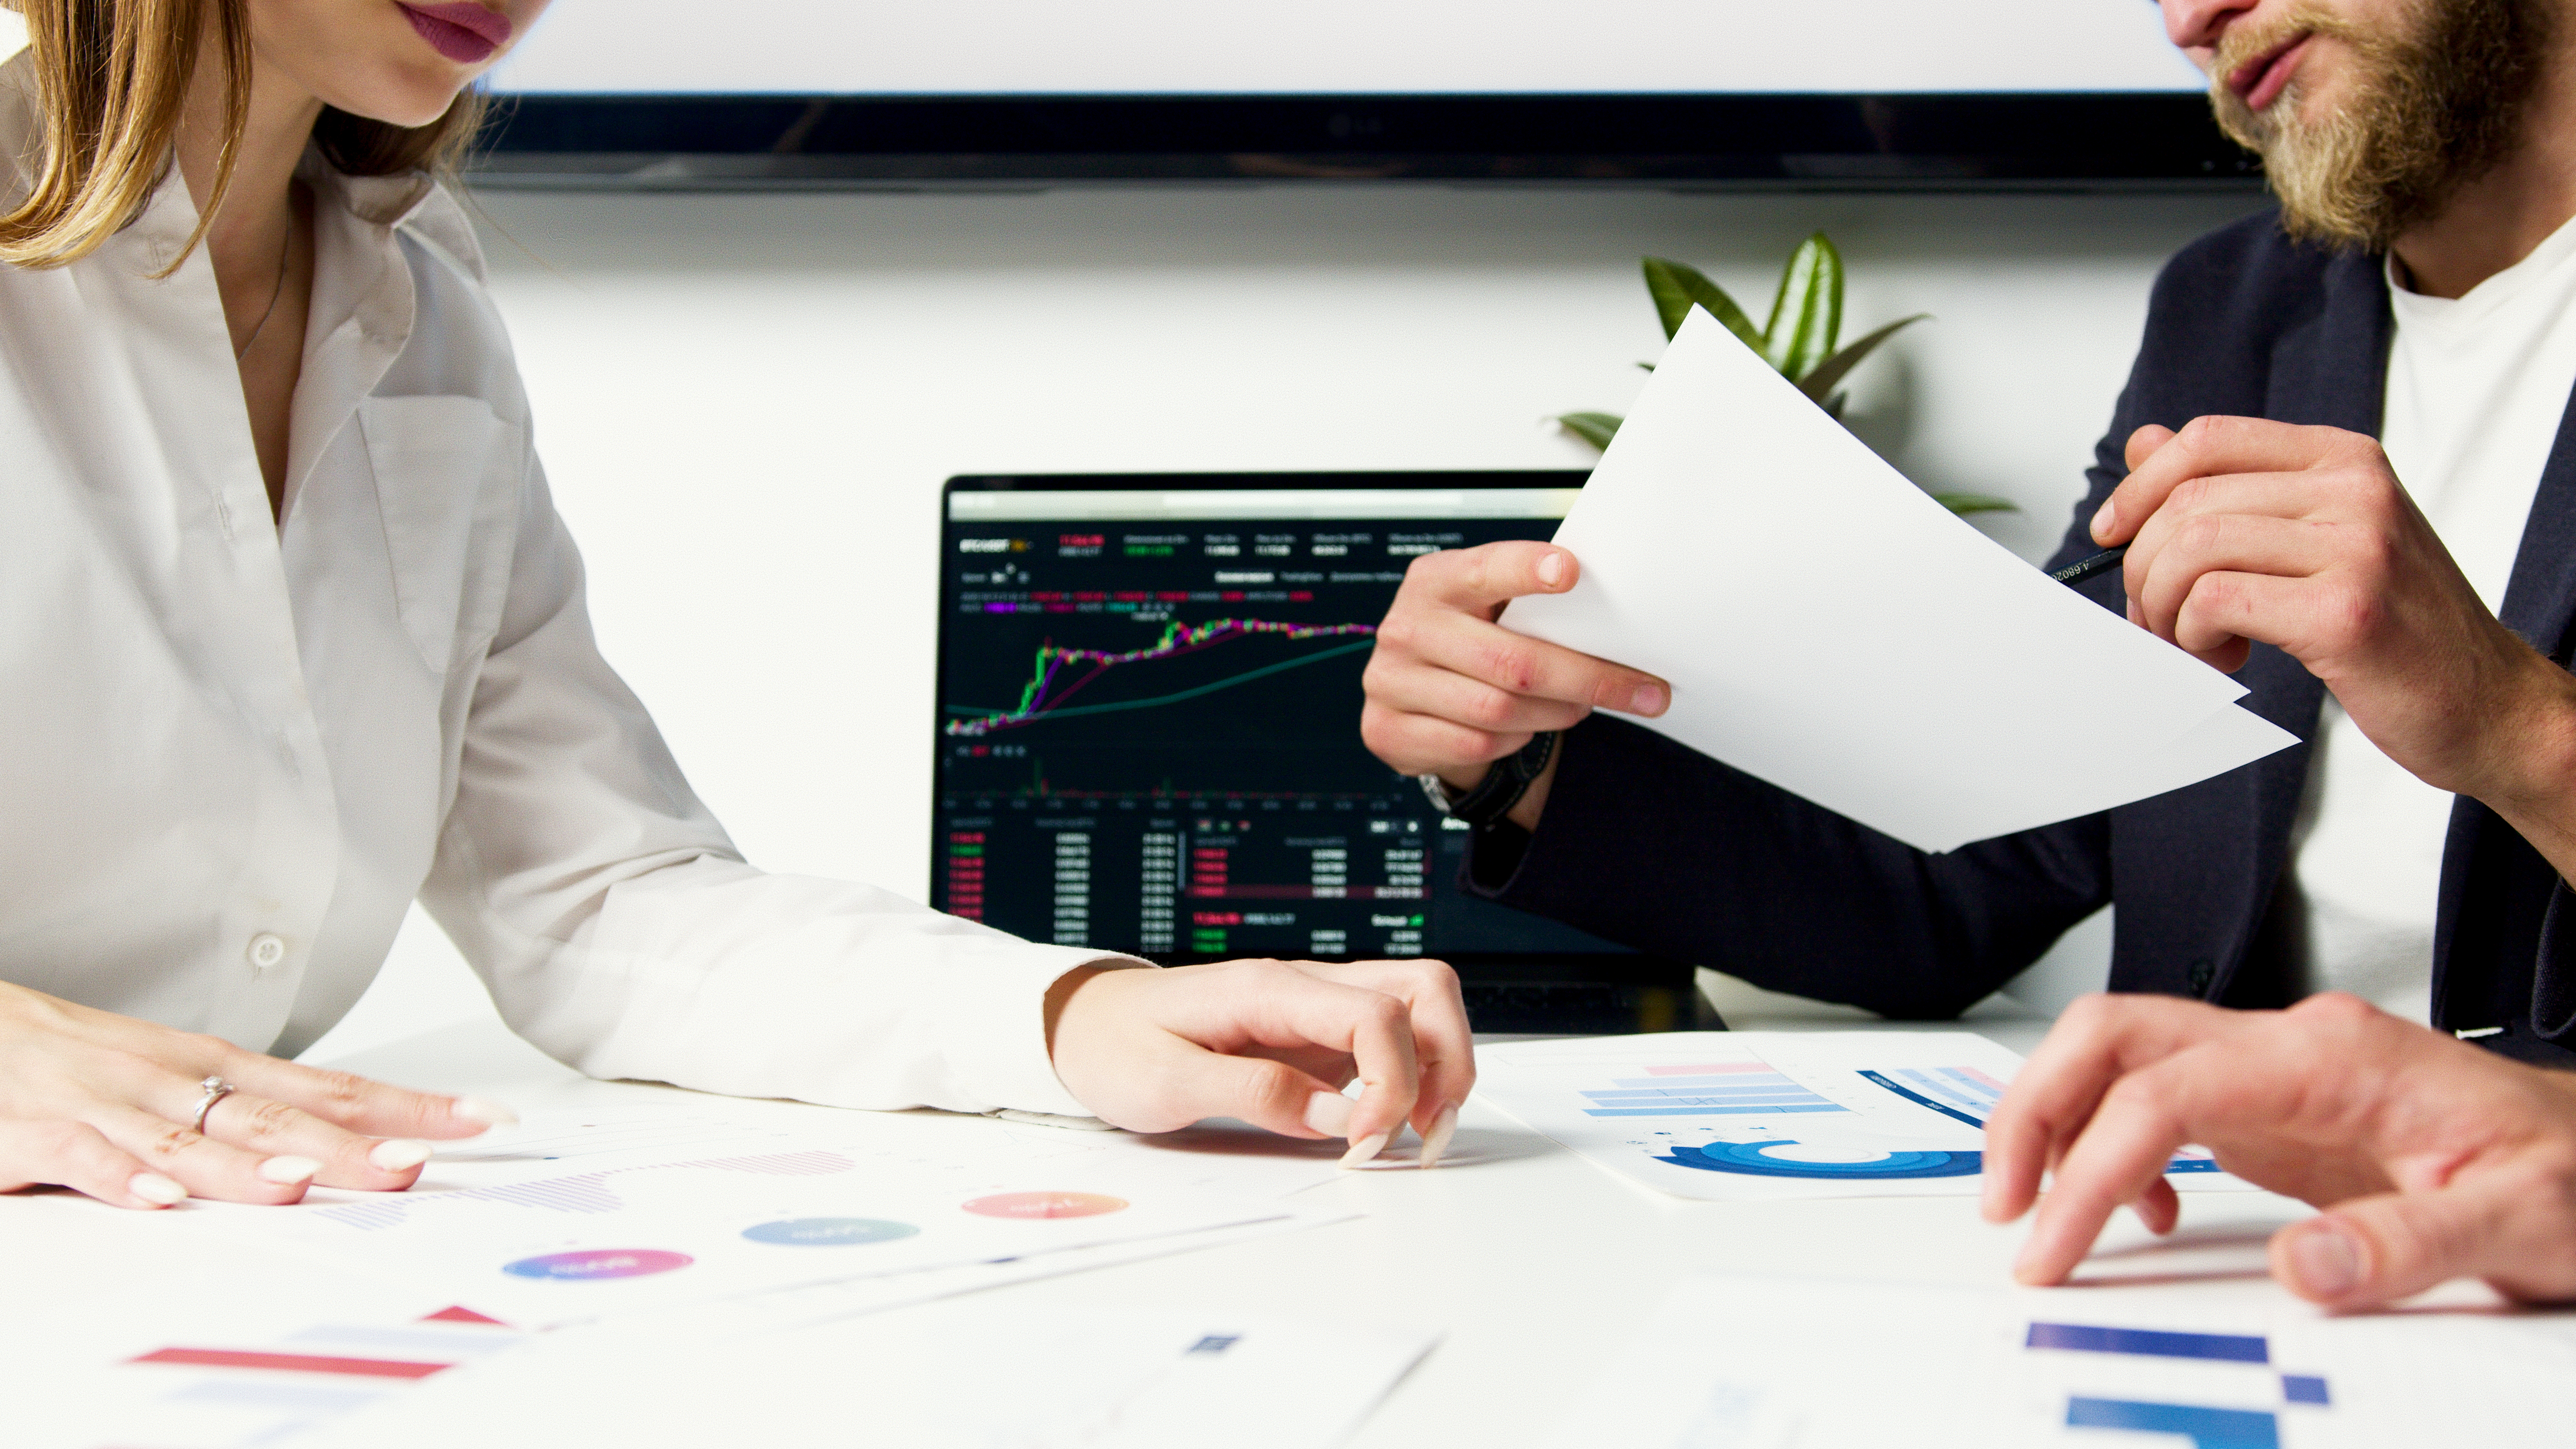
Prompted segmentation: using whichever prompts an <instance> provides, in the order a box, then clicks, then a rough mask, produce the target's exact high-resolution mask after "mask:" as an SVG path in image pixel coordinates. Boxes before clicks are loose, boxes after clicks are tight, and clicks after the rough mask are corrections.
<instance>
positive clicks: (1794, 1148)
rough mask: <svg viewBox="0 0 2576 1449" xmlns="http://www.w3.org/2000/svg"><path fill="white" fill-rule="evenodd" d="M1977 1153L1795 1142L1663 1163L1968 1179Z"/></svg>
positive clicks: (1682, 1155)
mask: <svg viewBox="0 0 2576 1449" xmlns="http://www.w3.org/2000/svg"><path fill="white" fill-rule="evenodd" d="M1984 1157H1985V1154H1983V1153H1981V1152H1920V1151H1913V1150H1908V1149H1896V1150H1891V1151H1884V1152H1881V1151H1873V1150H1869V1149H1865V1148H1856V1147H1808V1146H1806V1145H1805V1144H1803V1143H1799V1142H1794V1141H1791V1142H1710V1143H1704V1144H1702V1145H1700V1146H1698V1147H1682V1146H1677V1147H1675V1148H1674V1149H1673V1150H1672V1151H1671V1152H1668V1153H1666V1154H1664V1157H1663V1160H1664V1161H1666V1162H1669V1163H1671V1164H1673V1165H1674V1166H1675V1167H1696V1168H1698V1169H1700V1170H1701V1171H1703V1172H1748V1173H1752V1174H1753V1175H1755V1176H1757V1177H1973V1176H1975V1175H1976V1174H1977V1173H1978V1172H1979V1171H1980V1170H1981V1169H1982V1164H1983V1160H1984Z"/></svg>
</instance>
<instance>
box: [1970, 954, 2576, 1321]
mask: <svg viewBox="0 0 2576 1449" xmlns="http://www.w3.org/2000/svg"><path fill="white" fill-rule="evenodd" d="M2185 1143H2200V1144H2202V1145H2205V1146H2207V1147H2208V1148H2210V1149H2211V1150H2212V1151H2214V1152H2216V1153H2217V1154H2218V1161H2219V1165H2220V1166H2222V1167H2224V1168H2226V1169H2227V1170H2228V1171H2229V1172H2232V1173H2235V1174H2236V1175H2237V1176H2239V1177H2242V1178H2245V1179H2246V1180H2248V1181H2250V1182H2254V1183H2258V1184H2260V1185H2262V1186H2264V1187H2267V1188H2270V1189H2272V1190H2273V1191H2275V1192H2282V1193H2287V1194H2289V1195H2291V1196H2293V1197H2297V1198H2300V1199H2302V1200H2304V1201H2306V1202H2308V1203H2311V1204H2313V1205H2315V1206H2317V1207H2321V1208H2325V1209H2327V1211H2326V1212H2325V1213H2324V1214H2323V1215H2322V1216H2320V1217H2315V1218H2311V1219H2309V1220H2308V1221H2306V1222H2303V1223H2296V1224H2293V1225H2291V1226H2289V1227H2286V1228H2283V1229H2282V1230H2281V1231H2280V1232H2279V1233H2277V1234H2275V1235H2274V1236H2273V1238H2272V1275H2273V1276H2274V1277H2275V1278H2278V1279H2279V1280H2280V1281H2281V1283H2282V1284H2283V1286H2285V1287H2287V1288H2289V1289H2290V1291H2292V1292H2294V1293H2296V1294H2298V1295H2299V1296H2300V1297H2302V1298H2307V1299H2310V1300H2312V1301H2314V1302H2317V1303H2321V1304H2323V1305H2325V1306H2327V1307H2329V1308H2335V1309H2356V1308H2367V1307H2372V1306H2374V1305H2377V1304H2382V1303H2387V1302H2390V1301H2392V1300H2395V1299H2399V1298H2404V1297H2407V1296H2408V1295H2410V1294H2414V1293H2419V1292H2422V1291H2423V1290H2425V1289H2427V1288H2431V1287H2433V1286H2434V1285H2436V1284H2438V1283H2442V1282H2444V1281H2446V1280H2448V1279H2452V1278H2459V1277H2471V1276H2473V1277H2478V1278H2483V1279H2485V1280H2486V1281H2487V1282H2488V1283H2489V1284H2490V1285H2492V1286H2493V1287H2494V1288H2495V1289H2496V1290H2497V1291H2499V1292H2501V1293H2504V1294H2506V1295H2507V1296H2509V1297H2513V1298H2516V1299H2521V1300H2525V1301H2550V1300H2561V1299H2567V1298H2576V1074H2567V1073H2560V1072H2550V1071H2543V1070H2541V1069H2539V1068H2536V1067H2529V1066H2524V1065H2522V1064H2520V1063H2517V1062H2512V1061H2508V1060H2506V1059H2504V1058H2502V1057H2498V1056H2495V1055H2493V1054H2491V1053H2489V1052H2486V1051H2482V1050H2480V1049H2478V1048H2476V1047H2473V1046H2470V1045H2468V1044H2466V1043H2464V1042H2459V1041H2454V1040H2452V1039H2451V1038H2449V1037H2446V1036H2443V1035H2441V1034H2439V1033H2437V1032H2433V1031H2430V1030H2427V1029H2426V1028H2424V1027H2420V1026H2417V1025H2415V1024H2413V1023H2411V1022H2407V1021H2402V1020H2400V1019H2398V1018H2397V1017H2393V1016H2390V1015H2388V1014H2387V1013H2385V1012H2382V1011H2380V1010H2378V1009H2376V1008H2374V1007H2372V1006H2370V1005H2368V1004H2367V1003H2365V1002H2363V1001H2361V1000H2359V999H2357V998H2355V997H2351V996H2344V995H2325V996H2316V997H2311V998H2309V999H2308V1000H2306V1001H2303V1002H2301V1003H2299V1004H2298V1005H2297V1006H2294V1007H2292V1008H2290V1009H2289V1010H2288V1011H2227V1010H2223V1009H2221V1008H2219V1007H2215V1006H2208V1005H2205V1004H2203V1003H2200V1002H2196V1001H2181V1000H2176V999H2172V998H2167V997H2153V996H2122V997H2112V996H2090V997H2086V998H2084V999H2083V1000H2081V1001H2078V1002H2077V1003H2075V1005H2074V1006H2073V1007H2071V1008H2070V1009H2069V1010H2068V1011H2067V1012H2066V1014H2065V1015H2064V1016H2063V1017H2061V1018H2059V1020H2058V1023H2057V1026H2056V1028H2055V1029H2054V1030H2052V1031H2051V1032H2050V1033H2049V1034H2048V1040H2047V1041H2046V1042H2044V1043H2042V1044H2041V1046H2040V1049H2039V1051H2038V1052H2037V1053H2035V1054H2034V1055H2033V1056H2032V1057H2031V1059H2030V1065H2028V1066H2027V1067H2024V1068H2023V1069H2022V1073H2021V1076H2020V1077H2019V1078H2018V1079H2017V1080H2015V1081H2014V1083H2013V1084H2012V1088H2011V1090H2009V1091H2007V1092H2006V1093H2005V1094H2004V1098H2003V1101H2002V1102H2001V1103H2000V1104H1999V1105H1998V1106H1997V1107H1996V1109H1995V1114H1994V1117H1993V1120H1991V1121H1990V1122H1988V1123H1987V1124H1986V1183H1985V1203H1984V1207H1985V1215H1986V1217H1987V1219H1988V1220H1989V1221H1992V1222H2009V1221H2011V1220H2012V1219H2014V1218H2017V1217H2019V1216H2021V1214H2022V1213H2023V1211H2025V1210H2026V1209H2028V1208H2029V1207H2030V1205H2031V1202H2032V1199H2033V1198H2034V1197H2036V1196H2037V1195H2038V1192H2039V1184H2040V1175H2041V1173H2042V1172H2043V1171H2049V1170H2053V1171H2054V1172H2055V1173H2056V1180H2055V1182H2054V1183H2052V1184H2051V1185H2050V1187H2049V1189H2048V1195H2047V1196H2046V1198H2045V1199H2042V1200H2041V1201H2040V1205H2039V1218H2038V1221H2037V1223H2036V1224H2034V1225H2033V1227H2032V1229H2031V1235H2030V1239H2029V1241H2028V1242H2027V1243H2026V1244H2024V1245H2023V1248H2022V1252H2021V1257H2020V1259H2019V1260H2018V1261H2017V1262H2016V1263H2015V1265H2014V1269H2013V1272H2014V1276H2016V1277H2018V1278H2019V1279H2020V1280H2021V1281H2023V1282H2025V1283H2033V1284H2047V1283H2058V1282H2062V1281H2064V1280H2065V1278H2066V1275H2067V1273H2068V1272H2069V1271H2070V1270H2072V1269H2073V1268H2074V1266H2075V1265H2076V1264H2077V1263H2078V1262H2080V1261H2081V1260H2082V1259H2083V1257H2084V1255H2085V1253H2086V1252H2087V1251H2088V1250H2089V1249H2090V1248H2091V1246H2092V1244H2093V1240H2094V1237H2095V1235H2097V1234H2098V1233H2100V1231H2101V1230H2102V1224H2103V1223H2104V1222H2105V1221H2106V1220H2107V1219H2108V1218H2109V1217H2110V1215H2111V1212H2112V1210H2113V1209H2115V1208H2117V1207H2119V1206H2120V1205H2121V1204H2123V1203H2130V1204H2134V1205H2135V1206H2136V1208H2137V1210H2138V1213H2139V1216H2140V1217H2142V1218H2144V1219H2145V1220H2146V1221H2147V1224H2148V1226H2149V1227H2151V1228H2153V1229H2155V1230H2156V1231H2157V1232H2160V1233H2161V1232H2170V1231H2171V1230H2172V1228H2173V1226H2174V1222H2175V1220H2176V1217H2177V1215H2178V1212H2179V1207H2178V1204H2177V1202H2176V1200H2175V1197H2174V1192H2173V1188H2172V1186H2171V1184H2169V1183H2168V1182H2166V1181H2165V1178H2164V1170H2165V1165H2166V1163H2167V1162H2168V1161H2169V1160H2170V1159H2171V1158H2172V1156H2173V1153H2174V1149H2176V1148H2178V1147H2181V1146H2183V1145H2184V1144H2185Z"/></svg>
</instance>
